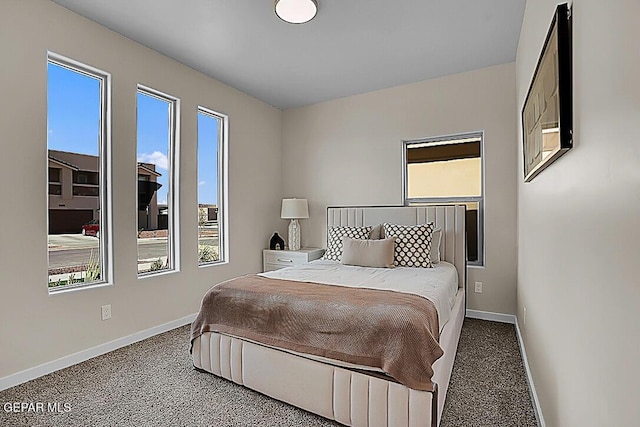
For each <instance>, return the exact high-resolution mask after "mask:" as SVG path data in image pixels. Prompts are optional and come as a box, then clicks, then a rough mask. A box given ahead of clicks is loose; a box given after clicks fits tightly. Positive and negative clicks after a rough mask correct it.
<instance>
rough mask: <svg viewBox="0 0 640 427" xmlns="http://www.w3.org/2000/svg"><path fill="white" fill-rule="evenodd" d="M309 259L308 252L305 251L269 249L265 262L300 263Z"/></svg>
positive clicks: (279, 263) (280, 263)
mask: <svg viewBox="0 0 640 427" xmlns="http://www.w3.org/2000/svg"><path fill="white" fill-rule="evenodd" d="M278 252H282V253H278ZM307 260H308V254H306V253H304V252H292V251H286V252H285V251H269V252H267V253H265V255H264V262H265V263H266V264H278V265H299V264H304V263H306V262H307Z"/></svg>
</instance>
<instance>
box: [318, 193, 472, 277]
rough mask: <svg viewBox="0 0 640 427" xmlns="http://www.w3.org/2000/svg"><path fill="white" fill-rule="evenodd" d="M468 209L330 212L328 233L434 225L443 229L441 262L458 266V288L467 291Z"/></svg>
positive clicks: (389, 208) (332, 209)
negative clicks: (380, 226)
mask: <svg viewBox="0 0 640 427" xmlns="http://www.w3.org/2000/svg"><path fill="white" fill-rule="evenodd" d="M465 212H466V207H465V206H464V205H440V206H372V207H365V206H354V207H340V206H329V207H328V208H327V230H328V229H329V227H334V226H343V225H349V226H355V227H360V226H366V225H371V226H374V225H377V224H382V223H385V222H389V223H393V224H402V225H417V224H424V223H426V222H433V223H434V224H435V227H436V228H442V240H441V243H440V245H441V246H440V253H441V258H442V259H443V260H445V261H447V262H450V263H451V264H453V265H455V266H456V268H457V270H458V286H459V287H462V288H465V289H466V283H467V239H466V232H465V215H466V213H465Z"/></svg>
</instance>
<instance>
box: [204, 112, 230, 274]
mask: <svg viewBox="0 0 640 427" xmlns="http://www.w3.org/2000/svg"><path fill="white" fill-rule="evenodd" d="M226 129H227V117H226V116H224V115H221V114H218V113H214V112H213V111H210V110H207V109H205V108H202V107H200V108H198V182H197V188H198V211H197V212H198V265H208V264H212V263H215V262H219V261H224V260H225V256H224V254H225V251H224V250H223V248H224V247H225V246H224V237H225V233H224V229H225V228H224V225H225V223H224V219H225V216H224V212H225V210H224V206H225V201H224V197H223V196H224V195H225V194H226V193H225V191H224V188H225V183H226V176H225V171H226V167H225V161H224V153H225V152H226V142H225V141H226Z"/></svg>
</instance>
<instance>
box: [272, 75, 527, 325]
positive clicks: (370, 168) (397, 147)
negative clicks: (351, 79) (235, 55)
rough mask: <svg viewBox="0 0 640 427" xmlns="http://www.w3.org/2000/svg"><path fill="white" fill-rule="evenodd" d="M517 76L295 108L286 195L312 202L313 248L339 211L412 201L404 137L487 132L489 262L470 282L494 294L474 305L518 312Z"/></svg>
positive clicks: (307, 231)
mask: <svg viewBox="0 0 640 427" xmlns="http://www.w3.org/2000/svg"><path fill="white" fill-rule="evenodd" d="M514 70H515V68H514V64H506V65H500V66H496V67H490V68H485V69H481V70H477V71H472V72H468V73H463V74H458V75H453V76H448V77H444V78H439V79H434V80H428V81H424V82H420V83H415V84H410V85H405V86H399V87H395V88H391V89H385V90H380V91H376V92H371V93H366V94H363V95H357V96H350V97H347V98H341V99H337V100H333V101H328V102H323V103H319V104H315V105H311V106H307V107H301V108H296V109H290V110H285V111H284V112H283V129H282V133H283V147H282V159H283V186H284V195H285V196H287V197H306V198H308V200H309V215H310V218H309V219H308V220H301V221H300V223H301V227H302V244H303V246H304V245H312V246H320V247H323V246H324V245H325V238H324V232H325V229H326V207H327V206H329V205H385V204H400V203H402V140H407V139H418V138H425V137H431V136H438V135H446V134H453V133H463V132H472V131H478V130H484V132H485V133H484V156H485V157H484V162H485V210H486V213H485V240H486V254H485V255H486V260H485V267H484V268H474V267H470V268H469V283H471V284H473V282H474V281H476V280H478V281H482V282H483V283H484V293H483V294H474V293H470V295H469V299H468V302H469V304H468V308H470V309H474V310H485V311H492V312H499V313H511V314H513V313H515V308H516V293H515V283H516V268H515V266H516V162H515V159H516V150H517V147H516V145H517V141H516V125H515V121H514V114H513V112H514V110H515V74H514ZM280 230H286V224H284V223H283V224H282V225H281V226H280ZM285 235H286V233H285ZM470 289H471V288H470Z"/></svg>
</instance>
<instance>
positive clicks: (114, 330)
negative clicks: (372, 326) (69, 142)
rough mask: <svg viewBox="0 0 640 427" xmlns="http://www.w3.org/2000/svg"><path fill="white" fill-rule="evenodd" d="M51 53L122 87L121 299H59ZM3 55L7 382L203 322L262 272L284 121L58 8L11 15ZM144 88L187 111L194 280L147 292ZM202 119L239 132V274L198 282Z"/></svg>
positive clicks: (185, 154)
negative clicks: (173, 324) (223, 296)
mask: <svg viewBox="0 0 640 427" xmlns="http://www.w3.org/2000/svg"><path fill="white" fill-rule="evenodd" d="M47 50H51V51H53V52H56V53H59V54H61V55H65V56H68V57H71V58H73V59H76V60H78V61H81V62H84V63H87V64H89V65H92V66H95V67H97V68H100V69H103V70H105V71H108V72H110V73H112V76H113V92H112V95H113V126H112V128H113V183H112V184H113V188H114V189H115V191H114V195H113V197H114V201H113V206H114V211H113V222H114V224H113V225H114V233H115V235H114V239H113V242H114V245H115V246H114V254H115V258H114V267H115V275H114V280H115V285H113V286H108V287H100V288H93V289H85V290H81V291H75V292H68V293H64V294H57V295H52V296H50V295H48V293H47V228H46V223H47V222H46V221H47V185H46V183H47V142H46V141H47V140H46V138H47V125H46V123H47V110H46V97H47V92H46V82H47V67H46V59H47ZM0 52H2V71H1V74H0V93H1V94H2V106H1V107H0V108H1V112H2V114H0V131H1V133H0V134H1V144H2V158H1V159H0V162H2V167H0V181H1V182H3V183H5V184H7V183H11V182H13V183H16V182H18V183H19V185H3V186H2V187H0V188H1V190H0V191H1V192H2V193H1V196H2V197H1V198H2V200H11V203H4V204H1V205H0V218H1V221H2V224H0V227H1V236H0V272H1V273H0V294H1V297H0V378H1V377H4V376H7V375H10V374H13V373H16V372H18V371H20V370H23V369H26V368H31V367H34V366H36V365H39V364H41V363H44V362H48V361H52V360H55V359H58V358H60V357H63V356H67V355H70V354H72V353H75V352H78V351H81V350H84V349H87V348H90V347H93V346H96V345H98V344H102V343H106V342H108V341H111V340H114V339H116V338H120V337H123V336H127V335H130V334H132V333H135V332H138V331H141V330H145V329H148V328H150V327H153V326H156V325H161V324H163V323H166V322H169V321H172V320H175V319H179V318H181V317H183V316H186V315H188V314H191V313H194V312H196V311H197V310H198V308H199V304H200V300H201V298H202V295H203V294H204V292H205V291H206V290H207V289H208V288H209V287H210V286H211V285H212V284H213V283H215V282H217V281H220V280H222V279H226V278H229V277H232V276H236V275H239V274H245V273H247V272H252V271H254V272H256V271H260V270H261V268H262V266H261V251H260V250H261V248H263V247H266V244H267V241H268V239H269V237H270V236H271V233H272V232H273V230H274V229H275V228H276V226H277V225H279V224H280V220H279V219H278V218H279V208H280V206H279V200H280V198H281V197H282V193H281V188H282V184H281V172H280V169H281V168H280V165H281V162H280V144H281V112H280V111H279V110H277V109H275V108H272V107H270V106H268V105H266V104H264V103H262V102H260V101H258V100H256V99H254V98H252V97H249V96H247V95H245V94H242V93H240V92H238V91H236V90H234V89H231V88H229V87H228V86H225V85H223V84H221V83H219V82H217V81H215V80H213V79H211V78H208V77H206V76H204V75H202V74H200V73H197V72H195V71H194V70H192V69H190V68H187V67H185V66H184V65H181V64H179V63H177V62H175V61H173V60H170V59H168V58H166V57H164V56H162V55H160V54H158V53H156V52H153V51H151V50H149V49H147V48H145V47H143V46H141V45H138V44H136V43H134V42H132V41H130V40H128V39H125V38H123V37H121V36H119V35H118V34H116V33H113V32H111V31H109V30H107V29H105V28H103V27H101V26H99V25H97V24H95V23H93V22H91V21H89V20H87V19H84V18H82V17H80V16H78V15H76V14H74V13H72V12H69V11H68V10H66V9H64V8H62V7H59V6H57V5H55V4H54V3H53V2H50V1H45V0H37V1H36V0H30V1H18V0H5V1H2V2H0ZM138 83H142V84H144V85H146V86H150V87H152V88H155V89H158V90H162V91H164V92H167V93H169V94H171V95H174V96H177V97H179V98H180V99H181V102H182V106H181V108H182V111H181V114H182V126H181V158H180V161H181V166H182V167H181V170H180V181H181V184H182V185H181V193H180V202H181V222H180V229H181V231H182V233H181V235H180V243H181V247H182V251H181V254H182V271H181V272H179V273H174V274H166V275H162V276H156V277H153V278H145V279H141V280H139V279H138V278H137V268H136V259H137V252H136V215H137V206H136V201H137V197H136V188H137V186H136V183H137V171H136V145H135V140H136V121H135V117H136V85H137V84H138ZM198 105H202V106H204V107H207V108H211V109H213V110H216V111H220V112H222V113H225V114H228V115H229V123H230V137H229V163H230V165H229V170H230V176H229V190H230V191H229V227H230V234H229V236H230V242H229V246H230V250H231V255H230V263H229V264H228V265H223V266H215V267H207V268H200V269H199V268H198V258H197V227H198V223H197V218H198V216H197V210H196V209H197V196H196V191H197V186H196V182H197V178H196V170H195V165H196V144H195V143H196V123H197V122H196V108H197V106H198ZM265 164H266V165H269V167H263V166H264V165H265ZM25 171H28V173H25ZM254 171H260V172H259V174H257V173H254ZM16 177H20V179H19V181H16ZM7 224H10V226H7ZM16 224H20V226H15V225H16ZM103 304H111V305H112V312H113V318H112V319H111V320H108V321H104V322H103V321H101V320H100V306H101V305H103ZM186 349H187V345H186V343H185V351H186ZM185 357H187V354H186V353H185Z"/></svg>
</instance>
